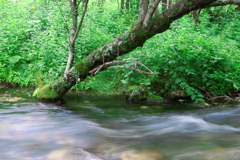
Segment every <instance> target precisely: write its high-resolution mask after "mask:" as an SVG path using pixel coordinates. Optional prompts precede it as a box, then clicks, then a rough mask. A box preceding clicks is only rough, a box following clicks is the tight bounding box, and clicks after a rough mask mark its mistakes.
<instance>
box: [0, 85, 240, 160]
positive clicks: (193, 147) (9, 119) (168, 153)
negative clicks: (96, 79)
mask: <svg viewBox="0 0 240 160" xmlns="http://www.w3.org/2000/svg"><path fill="white" fill-rule="evenodd" d="M1 94H2V95H3V94H5V96H9V98H6V97H5V99H2V100H1V101H0V159H1V160H208V159H211V160H239V159H240V103H227V104H224V105H221V104H215V105H214V106H208V105H205V106H204V105H200V104H196V103H179V102H178V103H159V104H154V103H129V102H126V101H125V99H124V97H121V96H120V97H119V96H108V95H105V96H101V95H91V94H82V93H69V94H67V95H66V96H65V104H63V105H61V106H60V105H56V104H51V103H43V102H39V101H37V100H35V99H34V98H32V97H31V94H32V90H30V89H20V90H19V89H3V88H2V89H0V95H1ZM6 94H7V95H6ZM16 97H20V98H22V99H19V100H18V99H17V98H16Z"/></svg>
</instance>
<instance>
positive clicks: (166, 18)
mask: <svg viewBox="0 0 240 160" xmlns="http://www.w3.org/2000/svg"><path fill="white" fill-rule="evenodd" d="M213 2H216V0H183V1H181V2H179V3H177V4H175V5H172V6H171V7H169V9H167V10H166V11H164V12H163V13H162V14H160V15H157V16H153V17H151V18H149V19H148V21H147V24H144V23H143V22H144V21H145V20H146V19H142V20H141V21H139V22H138V23H137V24H135V25H134V27H133V28H132V29H130V30H129V31H127V32H125V33H124V34H122V35H120V36H118V37H117V38H115V39H114V40H112V41H110V42H108V43H107V44H105V45H104V46H103V47H101V48H100V49H98V50H96V51H94V52H92V53H91V54H89V55H88V56H87V57H86V58H84V59H83V60H81V61H80V62H78V63H77V64H76V65H75V66H73V67H72V68H71V70H69V72H68V73H67V74H66V76H65V77H64V76H63V77H60V78H59V79H58V80H57V81H55V82H54V83H53V84H47V85H45V86H43V87H42V88H38V89H36V90H35V92H34V94H33V96H34V97H36V98H39V99H50V100H55V99H59V98H62V96H63V95H64V94H65V93H66V92H67V91H68V90H69V89H70V88H71V87H72V86H73V85H75V84H76V83H77V81H78V79H79V78H80V80H84V79H85V78H86V77H87V76H88V75H90V73H89V71H90V70H92V69H94V68H95V67H97V66H99V65H102V64H103V63H105V62H109V61H112V60H114V59H115V58H116V57H118V56H121V55H124V54H127V53H129V52H131V51H132V50H134V49H135V48H137V47H139V46H142V45H143V43H144V42H145V41H146V40H147V39H149V38H151V37H152V36H154V35H156V34H158V33H162V32H164V31H166V30H168V29H169V27H170V24H171V23H172V22H173V21H174V20H177V19H179V18H180V17H182V16H184V15H186V14H188V13H189V12H191V11H193V10H196V9H199V8H206V7H208V6H209V5H212V3H213ZM150 9H151V8H149V10H150ZM149 10H148V11H149ZM151 10H152V9H151ZM150 12H151V11H150ZM147 13H148V12H147ZM147 13H146V14H147Z"/></svg>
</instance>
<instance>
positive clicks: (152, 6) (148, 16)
mask: <svg viewBox="0 0 240 160" xmlns="http://www.w3.org/2000/svg"><path fill="white" fill-rule="evenodd" d="M159 3H160V0H155V1H154V2H152V4H151V6H150V8H149V9H148V12H147V13H146V16H145V19H144V22H143V26H145V27H146V26H147V24H148V22H149V20H150V18H151V17H152V15H153V13H154V12H155V10H156V8H157V7H158V4H159Z"/></svg>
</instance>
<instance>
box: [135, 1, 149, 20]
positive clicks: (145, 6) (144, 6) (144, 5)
mask: <svg viewBox="0 0 240 160" xmlns="http://www.w3.org/2000/svg"><path fill="white" fill-rule="evenodd" d="M148 5H149V0H142V1H141V4H140V8H139V11H140V12H139V16H138V21H143V20H144V18H145V16H146V14H147V11H148Z"/></svg>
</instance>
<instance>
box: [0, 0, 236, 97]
mask: <svg viewBox="0 0 240 160" xmlns="http://www.w3.org/2000/svg"><path fill="white" fill-rule="evenodd" d="M123 2H124V1H123ZM138 7H139V1H137V0H131V1H127V2H125V3H124V5H122V4H121V2H120V1H117V0H105V1H99V0H92V1H90V2H89V5H88V9H87V12H86V15H85V18H84V21H83V26H82V28H81V30H80V33H79V35H78V38H77V40H76V45H75V46H76V55H75V59H74V62H78V61H79V60H81V59H83V58H84V57H86V56H87V55H89V54H90V53H91V52H92V51H94V50H96V49H98V48H99V47H101V46H103V45H104V44H105V43H107V42H109V41H111V40H112V39H114V38H116V37H117V36H118V35H120V34H122V33H124V32H125V31H127V30H129V29H130V28H131V27H132V26H133V25H134V24H135V23H136V22H137V20H138ZM0 9H1V10H0V17H1V21H0V25H1V27H0V82H8V83H15V84H18V85H19V86H38V87H42V86H44V85H45V84H48V83H52V82H54V81H55V80H57V79H58V78H59V76H61V75H63V73H64V70H65V67H66V64H67V59H68V45H69V30H70V24H71V8H70V6H69V2H68V1H64V0H62V1H47V0H45V1H37V0H35V1H29V0H21V1H8V0H1V4H0ZM83 9H84V5H82V6H81V5H80V7H79V11H80V13H81V12H82V11H83ZM160 9H162V8H160ZM239 12H240V11H239V6H237V5H227V6H219V7H213V8H211V9H210V10H209V9H203V10H202V11H201V14H200V15H199V20H200V22H198V23H196V24H197V25H196V24H195V22H196V21H195V22H194V20H193V16H192V14H188V15H185V16H184V17H182V18H181V19H178V20H177V21H175V22H173V23H172V24H171V27H170V29H169V30H168V31H166V32H164V33H161V34H157V35H155V36H154V37H152V38H150V39H148V40H147V41H146V42H145V43H144V45H143V47H138V48H136V49H135V50H134V51H132V52H131V53H129V54H126V55H123V56H119V57H118V58H117V60H123V59H131V60H134V61H137V62H139V63H141V64H144V65H146V66H147V67H148V68H149V69H151V71H153V72H154V73H157V74H155V75H148V74H142V73H139V72H136V71H135V70H129V69H121V68H118V67H114V66H112V67H109V69H107V70H104V71H102V72H99V73H98V74H97V75H95V76H88V77H87V78H86V79H85V80H84V81H82V82H80V83H77V84H76V85H74V86H73V87H72V89H76V90H91V91H94V92H98V93H99V92H100V93H105V94H106V93H110V94H125V93H129V92H132V91H134V90H140V91H141V92H144V96H146V97H147V99H150V100H151V99H152V100H161V99H162V97H164V98H165V97H169V95H170V93H172V92H173V91H184V94H185V95H186V96H189V97H190V98H191V99H192V100H194V101H199V102H201V101H205V100H206V99H211V100H212V99H214V97H217V96H222V95H224V97H229V96H234V95H238V93H239V90H240V56H239V55H240V43H239V42H240V14H239ZM121 66H122V67H126V68H129V67H137V66H136V63H133V61H128V62H126V63H124V64H121ZM138 69H142V70H143V69H144V68H141V66H140V67H139V68H138Z"/></svg>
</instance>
